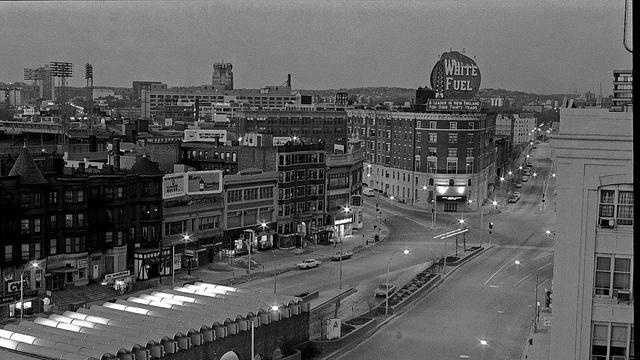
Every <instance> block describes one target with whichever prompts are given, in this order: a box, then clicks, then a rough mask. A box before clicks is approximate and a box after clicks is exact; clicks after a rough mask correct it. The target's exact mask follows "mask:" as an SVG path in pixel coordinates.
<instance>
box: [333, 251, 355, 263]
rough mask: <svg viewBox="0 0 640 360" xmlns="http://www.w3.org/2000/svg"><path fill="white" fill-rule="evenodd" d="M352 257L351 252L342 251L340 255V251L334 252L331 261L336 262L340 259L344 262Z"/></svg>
mask: <svg viewBox="0 0 640 360" xmlns="http://www.w3.org/2000/svg"><path fill="white" fill-rule="evenodd" d="M352 256H353V252H351V251H348V250H347V251H342V253H340V251H338V252H336V253H335V254H334V255H332V256H331V260H332V261H338V260H340V258H342V260H346V259H349V258H350V257H352Z"/></svg>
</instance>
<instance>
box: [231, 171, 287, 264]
mask: <svg viewBox="0 0 640 360" xmlns="http://www.w3.org/2000/svg"><path fill="white" fill-rule="evenodd" d="M277 193H278V175H277V173H276V172H275V171H268V172H263V171H262V170H261V169H248V170H244V171H241V172H239V173H238V174H236V175H227V176H225V177H224V194H225V211H224V214H225V222H224V224H225V231H224V244H223V248H224V249H227V250H233V251H234V253H235V254H238V253H244V252H247V251H248V246H249V244H251V249H252V250H266V249H271V248H272V247H273V246H274V245H277V244H275V243H274V240H275V239H274V235H275V233H276V230H277V226H276V214H275V209H276V206H277V196H276V195H277Z"/></svg>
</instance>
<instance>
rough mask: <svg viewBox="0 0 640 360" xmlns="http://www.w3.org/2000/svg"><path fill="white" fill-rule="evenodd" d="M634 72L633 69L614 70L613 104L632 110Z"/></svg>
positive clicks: (625, 109) (619, 107)
mask: <svg viewBox="0 0 640 360" xmlns="http://www.w3.org/2000/svg"><path fill="white" fill-rule="evenodd" d="M632 93H633V74H632V71H631V70H614V71H613V98H612V99H611V100H612V101H613V106H615V107H617V108H618V109H622V110H624V111H632V110H631V109H632V105H633V102H632V99H631V95H632Z"/></svg>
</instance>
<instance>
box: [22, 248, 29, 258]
mask: <svg viewBox="0 0 640 360" xmlns="http://www.w3.org/2000/svg"><path fill="white" fill-rule="evenodd" d="M22 260H29V244H22Z"/></svg>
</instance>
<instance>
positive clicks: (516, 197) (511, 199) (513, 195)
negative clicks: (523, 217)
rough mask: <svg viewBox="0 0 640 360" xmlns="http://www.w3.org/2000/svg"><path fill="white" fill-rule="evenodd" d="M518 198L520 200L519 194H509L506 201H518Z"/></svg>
mask: <svg viewBox="0 0 640 360" xmlns="http://www.w3.org/2000/svg"><path fill="white" fill-rule="evenodd" d="M518 200H520V195H516V194H511V196H509V199H508V200H507V202H510V203H516V202H518Z"/></svg>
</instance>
